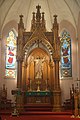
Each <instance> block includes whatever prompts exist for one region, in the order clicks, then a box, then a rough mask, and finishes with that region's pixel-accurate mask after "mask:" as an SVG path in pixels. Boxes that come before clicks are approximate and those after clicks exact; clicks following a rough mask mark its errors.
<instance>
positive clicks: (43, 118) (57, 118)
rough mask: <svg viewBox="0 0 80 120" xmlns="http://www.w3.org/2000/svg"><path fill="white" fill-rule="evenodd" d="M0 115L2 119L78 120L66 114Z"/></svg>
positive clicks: (79, 119) (78, 119)
mask: <svg viewBox="0 0 80 120" xmlns="http://www.w3.org/2000/svg"><path fill="white" fill-rule="evenodd" d="M1 117H2V120H80V118H71V116H67V115H21V116H18V117H16V116H9V115H2V116H1Z"/></svg>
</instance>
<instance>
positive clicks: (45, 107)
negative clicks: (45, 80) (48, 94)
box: [25, 104, 52, 112]
mask: <svg viewBox="0 0 80 120" xmlns="http://www.w3.org/2000/svg"><path fill="white" fill-rule="evenodd" d="M25 111H30V112H32V111H37V112H38V111H50V112H51V111H52V105H50V104H27V105H26V106H25Z"/></svg>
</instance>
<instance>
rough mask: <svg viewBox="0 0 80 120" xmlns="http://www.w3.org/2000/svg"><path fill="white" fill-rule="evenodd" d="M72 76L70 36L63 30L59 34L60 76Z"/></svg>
mask: <svg viewBox="0 0 80 120" xmlns="http://www.w3.org/2000/svg"><path fill="white" fill-rule="evenodd" d="M64 77H72V57H71V37H70V34H69V33H68V32H67V31H66V30H64V31H63V32H62V34H61V78H64Z"/></svg>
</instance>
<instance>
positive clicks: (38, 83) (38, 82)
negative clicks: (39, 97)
mask: <svg viewBox="0 0 80 120" xmlns="http://www.w3.org/2000/svg"><path fill="white" fill-rule="evenodd" d="M36 84H37V85H38V86H37V92H39V91H40V84H41V82H40V81H39V80H38V81H37V82H36Z"/></svg>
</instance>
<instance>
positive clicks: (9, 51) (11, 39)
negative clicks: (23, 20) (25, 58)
mask: <svg viewBox="0 0 80 120" xmlns="http://www.w3.org/2000/svg"><path fill="white" fill-rule="evenodd" d="M5 42H6V65H5V67H6V69H5V76H6V77H7V78H15V74H16V35H15V33H14V31H10V32H9V34H8V36H7V38H6V41H5Z"/></svg>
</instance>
